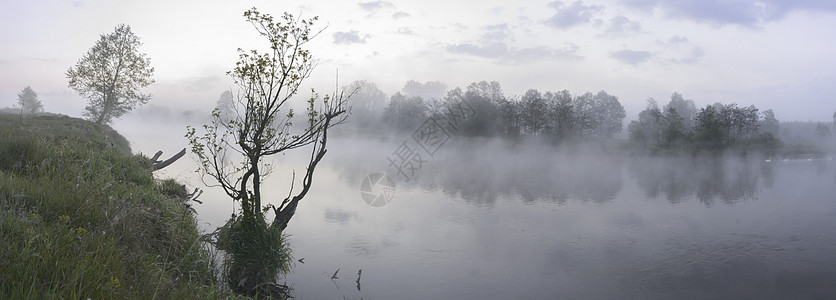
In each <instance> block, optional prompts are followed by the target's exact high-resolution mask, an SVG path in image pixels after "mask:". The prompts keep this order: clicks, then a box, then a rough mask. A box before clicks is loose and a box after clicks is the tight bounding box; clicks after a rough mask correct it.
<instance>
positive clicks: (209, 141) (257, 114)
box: [186, 8, 350, 294]
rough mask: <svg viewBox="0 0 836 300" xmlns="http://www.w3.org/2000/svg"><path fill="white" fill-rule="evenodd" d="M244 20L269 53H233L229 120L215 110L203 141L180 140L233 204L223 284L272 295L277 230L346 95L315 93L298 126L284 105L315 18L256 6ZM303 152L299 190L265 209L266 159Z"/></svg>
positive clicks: (278, 268)
mask: <svg viewBox="0 0 836 300" xmlns="http://www.w3.org/2000/svg"><path fill="white" fill-rule="evenodd" d="M244 17H245V18H246V19H247V21H248V22H249V23H251V24H252V25H253V26H254V27H255V29H256V30H257V31H258V33H259V34H260V35H261V36H263V37H264V38H265V39H267V41H269V43H270V47H269V50H268V51H267V52H265V53H262V52H259V51H256V50H252V51H247V52H245V51H242V50H240V49H239V53H240V54H239V61H238V62H237V63H236V66H235V68H234V69H233V70H232V71H229V72H227V74H228V75H230V76H231V77H232V78H233V80H234V82H235V84H236V85H237V86H238V88H239V92H238V93H237V96H236V99H235V105H236V106H237V107H236V108H235V109H234V110H233V112H234V114H233V116H232V117H225V116H224V113H223V112H222V111H221V110H220V109H215V110H214V112H213V119H212V122H211V124H208V125H204V126H203V131H204V133H203V134H202V135H199V134H198V133H197V131H196V129H195V128H192V127H188V128H187V130H188V131H187V134H186V137H187V138H188V139H189V143H190V145H191V147H192V152H193V153H194V154H195V155H196V156H197V160H198V162H199V165H200V168H199V171H200V172H201V173H202V175H203V176H204V178H205V177H206V176H208V177H209V179H211V180H210V182H207V183H206V184H207V185H210V186H219V187H221V188H222V189H223V191H224V192H225V193H226V194H227V195H228V196H229V197H230V198H232V200H233V201H236V202H239V203H240V207H239V209H240V211H239V212H240V214H234V215H233V218H232V219H231V220H230V221H229V222H228V223H227V224H226V225H225V226H224V227H222V228H221V231H220V234H219V237H218V242H217V244H218V247H219V249H222V250H225V251H227V254H228V257H227V263H226V264H227V280H228V282H229V283H230V284H231V285H232V287H233V289H234V290H236V291H238V292H243V293H248V294H253V293H268V294H272V293H274V291H273V289H271V288H270V287H273V286H275V285H273V284H272V283H273V281H274V280H275V279H276V276H277V275H278V274H279V273H284V272H287V271H288V266H287V261H286V260H285V261H282V260H280V259H277V256H286V255H287V254H288V253H287V251H288V250H287V248H286V246H284V245H283V244H282V241H281V239H282V238H281V232H282V230H284V229H285V228H286V227H287V224H288V222H289V221H290V219H291V218H292V217H293V215H294V213H295V212H296V207H297V205H298V204H299V201H301V200H302V199H303V198H304V197H305V196H306V195H307V193H308V191H309V190H310V188H311V185H312V184H313V176H314V170H315V169H316V166H317V164H319V162H320V161H321V160H322V158H323V157H324V156H325V152H326V143H327V141H328V139H327V138H328V129H329V128H331V127H333V126H335V125H337V124H340V123H343V122H344V121H345V119H346V117H347V115H348V114H347V109H348V108H347V100H348V97H349V96H350V94H349V95H344V94H334V95H333V96H325V97H323V98H319V97H318V95H317V94H316V93H314V94H313V95H312V96H311V97H310V98H309V99H308V100H307V105H306V109H305V114H304V116H303V118H301V120H299V119H300V118H298V117H297V116H296V114H295V112H294V110H293V109H292V108H290V107H289V106H290V102H289V101H291V98H293V96H294V95H296V94H297V92H298V90H299V87H300V85H301V84H302V81H303V80H304V79H306V78H308V77H309V76H310V74H311V71H312V70H313V68H314V65H315V63H314V61H313V59H312V58H311V55H310V53H309V51H308V50H305V49H303V46H305V44H307V43H308V42H309V41H310V40H311V39H312V38H314V37H315V36H316V33H311V29H310V27H311V26H312V24H313V21H315V20H316V18H313V19H310V20H304V19H297V18H295V17H294V16H293V15H291V14H288V13H285V14H284V15H282V16H281V17H280V18H277V19H278V20H276V21H274V18H273V17H272V16H270V15H269V14H262V13H260V12H258V11H257V10H256V9H255V8H253V9H251V10H248V11H246V12H245V13H244ZM293 125H296V126H295V127H294V126H293ZM303 147H309V149H310V150H309V151H310V160H309V162H308V165H307V168H306V171H305V173H304V174H303V176H302V182H301V183H302V186H301V189H291V193H289V194H288V196H287V197H286V198H284V199H283V200H282V201H281V203H280V204H279V205H274V204H273V203H270V202H269V201H270V200H271V197H267V196H266V195H264V194H262V184H263V182H264V180H265V178H266V177H267V176H268V175H269V173H270V170H271V169H270V165H269V164H268V163H267V162H266V161H265V160H266V159H267V158H268V157H269V156H272V155H276V154H280V153H283V152H285V151H289V150H293V149H298V148H303ZM238 158H240V161H237V162H236V161H235V160H236V159H238ZM295 179H296V178H295V173H294V180H295ZM204 182H205V181H204ZM293 192H296V194H293ZM279 199H280V198H279ZM270 210H272V211H273V212H274V213H275V216H274V218H273V220H272V222H269V223H266V220H265V217H264V213H265V212H267V211H270ZM265 288H267V290H266V291H265V290H264V289H265Z"/></svg>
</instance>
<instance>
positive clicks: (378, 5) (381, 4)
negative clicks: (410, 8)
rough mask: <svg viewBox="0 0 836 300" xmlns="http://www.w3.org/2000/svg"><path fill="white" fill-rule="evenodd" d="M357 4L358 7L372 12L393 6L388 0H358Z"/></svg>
mask: <svg viewBox="0 0 836 300" xmlns="http://www.w3.org/2000/svg"><path fill="white" fill-rule="evenodd" d="M357 5H360V8H362V9H365V10H368V11H370V12H374V11H376V10H378V9H382V8H395V5H393V4H392V3H391V2H388V1H372V2H360V3H357Z"/></svg>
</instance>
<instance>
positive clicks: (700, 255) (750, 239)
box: [114, 120, 836, 299]
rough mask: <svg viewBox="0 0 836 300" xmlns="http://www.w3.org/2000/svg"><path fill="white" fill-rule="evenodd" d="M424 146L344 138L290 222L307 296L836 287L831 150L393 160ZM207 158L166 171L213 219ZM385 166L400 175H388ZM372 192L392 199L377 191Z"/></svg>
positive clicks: (294, 276) (301, 293)
mask: <svg viewBox="0 0 836 300" xmlns="http://www.w3.org/2000/svg"><path fill="white" fill-rule="evenodd" d="M114 128H116V129H117V130H119V131H120V132H122V133H123V134H124V135H125V136H126V137H127V138H128V139H129V140H131V141H132V142H133V148H134V151H135V152H143V153H147V154H152V153H153V152H156V150H163V151H166V155H163V156H167V155H170V154H174V153H176V152H177V151H179V150H180V148H183V147H185V146H186V144H185V139H184V138H182V134H179V132H185V129H184V127H176V128H168V127H163V126H161V125H154V126H151V125H144V126H140V125H139V124H138V123H137V122H136V121H130V120H128V121H118V122H117V123H116V124H115V125H114ZM410 143H412V140H410V137H409V136H403V137H400V136H386V137H363V138H338V137H337V138H334V139H333V140H331V142H330V147H329V152H328V154H327V155H326V159H325V160H324V161H323V163H322V165H321V166H320V167H319V168H318V169H317V172H316V175H315V179H314V186H313V189H312V190H311V192H310V193H309V195H308V197H306V198H305V199H304V200H303V202H302V203H301V204H300V206H299V208H298V210H297V213H296V215H295V216H294V218H293V220H292V221H291V222H290V224H289V226H288V229H287V233H289V234H290V235H291V237H290V241H291V246H292V248H293V255H294V258H295V259H296V260H301V261H297V262H296V263H295V265H294V268H293V272H292V273H291V274H290V275H289V276H288V278H286V283H287V284H288V285H290V286H291V287H293V289H294V291H293V293H294V296H295V297H296V298H298V299H343V298H345V299H360V298H364V299H370V298H371V299H473V298H477V299H625V298H640V299H646V298H656V299H659V298H662V299H718V298H734V299H740V298H746V299H764V298H794V299H804V298H828V297H832V296H833V295H836V285H833V282H836V167H835V166H834V165H836V164H834V162H833V161H831V160H827V159H823V160H788V161H782V160H776V161H773V162H769V163H767V162H764V161H762V160H760V159H756V158H746V159H741V158H724V159H704V158H703V159H693V158H689V157H674V158H670V157H669V158H635V157H630V156H627V155H618V156H614V155H605V154H601V153H598V151H596V150H595V149H571V150H561V151H557V150H555V149H554V148H552V147H550V146H547V145H526V146H520V145H517V146H512V145H508V144H506V143H503V142H497V141H480V140H475V141H474V140H461V139H459V140H452V141H450V142H449V143H447V144H445V145H443V147H440V148H439V149H436V150H437V151H436V152H435V153H434V154H433V155H429V154H427V153H425V155H424V156H423V157H422V158H420V159H419V160H417V161H420V166H419V168H412V169H411V170H407V171H406V172H405V173H406V174H405V175H407V176H403V175H404V174H399V173H398V172H397V169H396V168H394V167H392V166H391V165H390V164H391V162H390V161H389V159H392V158H395V157H396V156H398V154H399V153H401V154H402V153H403V151H402V150H403V148H402V147H403V146H404V144H406V145H407V146H409V145H410ZM412 146H413V147H411V148H412V149H411V150H414V151H418V150H420V149H418V148H417V147H415V145H414V144H413V145H412ZM408 148H409V147H408ZM304 154H305V153H302V154H301V155H300V154H290V155H286V156H282V157H278V158H277V159H276V160H275V163H276V166H275V167H274V170H273V171H274V174H273V176H272V177H271V178H270V181H269V182H268V184H267V185H268V186H269V188H268V193H270V194H272V195H275V196H274V197H273V201H280V200H281V199H282V198H283V197H284V196H285V195H286V194H287V188H288V187H289V182H290V179H291V178H292V175H291V169H294V168H295V170H296V173H297V174H301V173H302V172H303V169H302V167H303V166H304V160H303V158H304V157H303V156H304ZM413 162H416V161H413ZM413 167H414V165H413ZM194 169H195V167H194V162H193V161H192V160H191V159H190V158H189V157H188V156H187V157H185V158H183V159H181V160H180V161H178V162H177V163H175V164H173V165H172V166H170V167H169V168H166V169H165V170H162V172H160V174H158V175H159V176H160V177H174V178H177V179H180V180H182V181H184V182H187V183H189V184H190V185H192V186H196V187H201V188H203V189H204V190H205V192H206V193H205V194H204V195H203V196H201V198H200V199H201V200H202V201H203V202H204V204H198V205H196V206H195V208H196V209H197V211H198V217H199V219H200V222H201V225H202V226H203V227H204V228H205V229H206V230H213V229H214V228H215V227H217V226H219V225H221V224H222V223H223V222H224V220H225V219H226V218H228V217H229V215H230V213H231V212H232V207H233V206H232V203H231V202H230V201H229V200H228V199H225V198H224V197H223V195H222V194H221V193H220V192H219V191H218V190H217V189H212V188H205V187H203V185H202V184H201V183H200V181H199V180H198V179H197V177H196V174H195V173H194V172H193V171H194ZM377 172H384V173H386V174H387V176H386V178H388V179H385V180H383V181H379V182H378V181H377V180H378V179H379V178H377V177H375V176H374V175H372V174H375V173H377ZM369 175H372V176H371V178H372V181H370V182H371V183H377V184H376V185H375V184H373V185H372V189H371V190H369V189H368V188H369V186H363V182H364V180H368V179H369V178H370V177H369ZM406 177H408V178H406ZM389 181H391V184H389ZM361 191H365V192H366V193H365V194H363V193H361ZM376 194H379V195H382V197H383V198H385V200H386V202H383V203H379V202H375V203H374V205H375V206H372V205H369V204H368V202H369V201H366V200H368V199H369V198H364V197H363V195H376ZM381 204H382V205H381ZM337 270H339V271H337ZM361 270H362V272H360V271H361ZM332 277H333V278H332ZM358 277H359V280H358Z"/></svg>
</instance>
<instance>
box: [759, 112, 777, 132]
mask: <svg viewBox="0 0 836 300" xmlns="http://www.w3.org/2000/svg"><path fill="white" fill-rule="evenodd" d="M761 114H762V115H763V119H761V124H760V131H761V132H763V133H765V134H771V135H772V136H773V137H777V136H778V131H779V129H780V127H781V122H779V121H778V119H775V112H773V111H772V110H771V109H767V110H764V111H763V112H762V113H761Z"/></svg>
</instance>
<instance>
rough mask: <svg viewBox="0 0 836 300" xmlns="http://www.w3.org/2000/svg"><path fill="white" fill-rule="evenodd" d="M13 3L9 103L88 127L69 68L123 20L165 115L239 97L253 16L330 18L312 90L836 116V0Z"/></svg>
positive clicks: (9, 3)
mask: <svg viewBox="0 0 836 300" xmlns="http://www.w3.org/2000/svg"><path fill="white" fill-rule="evenodd" d="M0 3H2V7H0V25H2V28H3V30H0V45H2V47H0V107H7V106H12V105H13V104H14V103H15V101H16V98H17V96H16V94H17V93H18V92H20V91H21V90H22V89H23V88H24V87H25V86H27V85H28V86H31V87H32V88H33V89H34V90H35V91H36V92H38V94H39V95H40V98H41V100H42V102H43V103H44V106H45V109H46V110H47V111H59V112H63V113H66V114H69V115H73V116H80V115H81V110H82V108H83V106H84V103H83V100H81V98H80V97H79V96H77V95H75V94H74V92H73V91H72V90H70V89H69V88H68V87H67V79H66V77H65V75H64V74H65V72H66V70H67V69H68V68H70V67H71V66H72V65H74V64H75V62H76V61H77V60H78V59H79V58H81V57H82V56H83V55H84V53H85V52H86V51H87V50H88V49H89V48H90V47H92V46H93V45H94V43H95V42H96V40H97V39H98V38H99V35H100V34H104V33H110V32H112V31H113V29H114V27H115V26H116V25H117V24H119V23H126V24H128V25H130V26H131V28H132V30H133V32H134V33H135V34H136V35H138V36H139V37H140V38H141V40H142V42H143V43H144V45H143V46H142V47H141V51H143V52H145V53H147V54H148V56H149V57H150V58H151V64H152V66H154V67H155V68H156V74H155V79H156V81H157V82H156V83H155V84H154V85H153V86H151V87H149V88H148V90H149V91H150V92H151V93H152V94H153V95H154V98H153V99H152V100H151V101H152V103H154V104H156V105H167V106H171V107H174V108H178V109H184V108H194V107H207V109H206V110H207V111H208V110H209V109H208V107H211V106H213V105H214V104H215V101H217V99H218V96H219V95H220V93H221V92H222V91H224V90H225V89H228V88H230V87H231V83H230V81H229V79H228V78H227V77H226V76H225V75H224V72H225V71H227V70H229V69H231V68H232V66H233V64H234V62H235V60H236V58H237V54H236V49H237V48H239V47H241V48H244V49H252V48H259V49H263V48H264V45H265V44H264V43H263V42H262V41H261V40H259V39H258V36H257V33H256V32H255V31H254V30H253V28H252V27H251V26H250V25H249V24H247V23H246V22H245V21H244V18H243V17H242V13H243V12H244V11H245V10H246V9H248V8H251V7H253V6H255V7H258V8H259V10H261V11H262V12H264V13H270V14H273V15H279V14H281V13H282V12H284V11H288V12H291V13H294V14H296V15H299V14H301V15H302V16H303V17H313V16H319V22H318V23H317V24H318V25H319V26H320V27H325V26H327V28H326V29H325V30H324V31H323V33H322V34H321V35H320V36H318V37H317V38H316V40H314V42H313V43H311V44H310V50H311V52H312V54H313V55H314V56H315V57H316V58H318V59H319V66H318V68H317V69H316V70H315V71H314V74H313V77H312V78H311V79H310V80H309V81H308V82H307V84H306V86H308V87H314V88H317V89H318V90H319V91H321V92H328V91H331V90H332V89H333V87H334V81H335V77H336V76H335V73H336V72H335V70H336V69H339V80H340V85H345V84H348V83H349V82H350V81H353V80H369V81H372V82H375V83H376V84H377V85H378V86H379V87H380V88H381V89H382V90H383V91H384V92H386V93H387V94H392V93H394V92H397V91H398V90H400V89H401V88H402V87H403V85H404V83H405V82H406V81H407V80H410V79H414V80H418V81H431V80H440V81H443V82H444V83H446V84H447V85H448V86H450V87H457V86H459V87H465V86H467V85H468V84H469V83H471V82H474V81H481V80H488V81H498V82H500V83H501V84H502V87H503V89H504V91H505V93H506V94H511V95H521V94H523V93H525V91H526V90H527V89H529V88H536V89H538V90H540V91H546V90H553V91H556V90H563V89H567V90H569V91H571V92H572V93H574V94H577V93H582V92H586V91H592V92H597V91H599V90H606V91H607V92H608V93H610V94H614V95H616V96H618V97H619V98H620V101H621V102H622V104H624V105H625V107H626V108H627V114H628V117H627V118H628V119H631V118H635V115H636V114H637V113H638V112H639V111H640V110H641V109H643V108H644V106H645V103H646V99H647V98H649V97H653V98H655V99H656V100H657V101H659V102H660V103H661V104H664V103H667V101H668V99H669V97H670V94H671V93H673V92H680V93H682V94H683V95H684V96H685V98H687V99H693V100H694V101H695V102H696V104H697V106H705V105H706V104H711V103H714V102H724V103H727V102H736V103H738V104H741V105H749V104H755V105H756V106H758V107H759V108H761V109H762V110H763V109H768V108H772V109H774V110H775V111H776V116H777V117H778V118H779V119H781V120H814V121H829V120H830V119H831V117H832V115H833V113H834V111H836V57H834V54H836V34H834V28H836V1H833V0H795V1H788V0H760V1H755V0H679V1H676V0H622V1H606V2H605V1H592V0H585V1H553V2H550V1H450V0H444V1H441V0H422V1H374V2H362V1H361V2H352V1H311V0H308V1H292V0H291V1H289V0H283V1H207V0H200V1H180V0H178V1H172V0H166V1H156V0H153V1H150V0H147V1H112V0H109V1H88V0H81V1H58V0H53V1H28V0H2V2H0Z"/></svg>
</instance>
